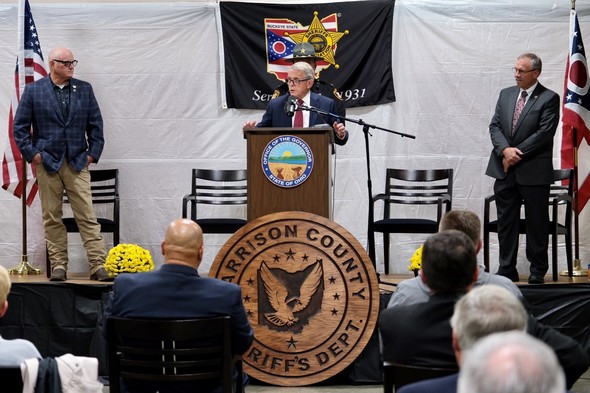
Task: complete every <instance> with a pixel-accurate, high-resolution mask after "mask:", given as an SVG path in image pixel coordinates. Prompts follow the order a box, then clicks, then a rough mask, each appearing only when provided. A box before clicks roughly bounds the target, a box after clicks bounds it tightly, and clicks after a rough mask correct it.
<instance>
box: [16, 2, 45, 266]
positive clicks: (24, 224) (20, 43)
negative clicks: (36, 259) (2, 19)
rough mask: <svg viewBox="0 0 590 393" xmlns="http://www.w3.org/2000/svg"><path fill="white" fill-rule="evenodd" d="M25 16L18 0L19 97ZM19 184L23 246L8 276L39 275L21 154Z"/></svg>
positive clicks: (23, 80) (25, 165) (25, 163)
mask: <svg viewBox="0 0 590 393" xmlns="http://www.w3.org/2000/svg"><path fill="white" fill-rule="evenodd" d="M24 15H25V4H24V1H23V0H20V1H19V3H18V34H17V39H18V46H17V47H18V74H19V88H20V89H21V91H20V92H19V95H18V96H19V97H21V96H22V90H23V89H24V86H25V78H24V76H25V71H24V67H25V62H24V46H23V43H24V40H25V37H24V34H23V33H24V24H23V18H24ZM15 110H16V108H15ZM20 184H21V197H20V199H21V211H22V214H21V219H22V228H23V231H22V245H23V249H22V254H21V260H20V262H19V263H18V265H17V266H15V267H13V268H12V269H9V270H8V272H9V273H10V274H23V275H24V274H40V273H41V270H39V269H37V268H35V267H33V266H31V265H30V264H29V258H28V255H27V248H28V247H27V197H28V195H27V161H26V160H25V157H24V156H23V155H22V153H21V179H20Z"/></svg>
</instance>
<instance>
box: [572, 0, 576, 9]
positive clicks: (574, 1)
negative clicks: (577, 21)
mask: <svg viewBox="0 0 590 393" xmlns="http://www.w3.org/2000/svg"><path fill="white" fill-rule="evenodd" d="M575 9H576V0H572V10H575Z"/></svg>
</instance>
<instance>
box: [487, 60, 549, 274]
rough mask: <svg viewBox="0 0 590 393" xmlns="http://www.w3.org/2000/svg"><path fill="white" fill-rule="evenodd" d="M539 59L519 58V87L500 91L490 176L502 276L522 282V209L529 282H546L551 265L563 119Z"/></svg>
mask: <svg viewBox="0 0 590 393" xmlns="http://www.w3.org/2000/svg"><path fill="white" fill-rule="evenodd" d="M541 69H542V62H541V59H540V58H539V57H538V56H537V55H535V54H534V53H525V54H522V55H520V56H519V57H518V58H517V59H516V63H515V65H514V77H515V80H516V86H512V87H508V88H506V89H503V90H502V91H501V92H500V97H499V98H498V102H497V104H496V111H495V113H494V116H493V118H492V121H491V123H490V136H491V139H492V145H493V150H492V154H491V156H490V160H489V163H488V167H487V170H486V175H488V176H491V177H493V178H495V179H496V181H495V183H494V194H495V196H496V207H497V212H498V242H499V245H500V257H499V259H500V267H499V269H498V274H499V275H502V276H505V277H508V278H509V279H511V280H512V281H518V280H519V277H518V271H517V269H516V258H517V253H518V236H519V221H520V207H521V203H524V208H525V216H526V254H527V259H528V260H529V261H530V262H531V266H530V276H529V279H528V281H529V283H530V284H542V283H544V276H545V274H546V273H547V270H548V268H549V265H548V257H547V248H548V245H549V210H548V206H547V201H548V199H549V187H550V185H551V184H552V183H553V162H552V153H553V136H554V135H555V130H556V129H557V124H558V123H559V105H560V102H559V95H557V93H555V92H554V91H551V90H549V89H547V88H546V87H544V86H543V85H541V84H540V83H539V82H538V80H537V79H538V77H539V75H540V74H541Z"/></svg>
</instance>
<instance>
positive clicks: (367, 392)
mask: <svg viewBox="0 0 590 393" xmlns="http://www.w3.org/2000/svg"><path fill="white" fill-rule="evenodd" d="M246 392H247V393H344V392H360V393H382V392H383V385H355V386H346V385H338V386H311V387H298V388H280V387H276V386H256V385H250V386H248V388H246ZM589 392H590V370H588V371H586V373H585V374H584V375H582V377H581V378H580V379H578V381H577V382H576V383H575V385H574V387H573V388H572V389H571V393H589Z"/></svg>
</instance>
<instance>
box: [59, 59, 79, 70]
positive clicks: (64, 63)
mask: <svg viewBox="0 0 590 393" xmlns="http://www.w3.org/2000/svg"><path fill="white" fill-rule="evenodd" d="M53 61H57V62H58V63H61V64H63V65H64V66H66V67H68V68H70V66H72V67H75V66H76V65H78V60H72V61H67V60H57V59H53Z"/></svg>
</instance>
